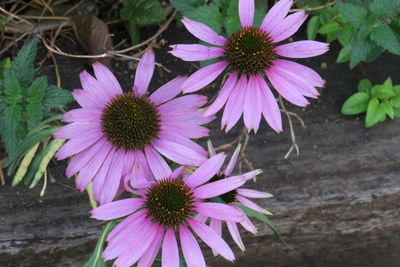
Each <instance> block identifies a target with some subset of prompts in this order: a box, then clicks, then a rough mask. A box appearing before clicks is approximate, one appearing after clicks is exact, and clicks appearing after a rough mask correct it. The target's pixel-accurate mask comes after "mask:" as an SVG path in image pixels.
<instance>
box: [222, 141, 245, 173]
mask: <svg viewBox="0 0 400 267" xmlns="http://www.w3.org/2000/svg"><path fill="white" fill-rule="evenodd" d="M241 148H242V145H241V144H239V145H238V146H237V147H236V149H235V152H233V155H232V157H231V159H230V160H229V163H228V166H226V169H225V171H224V174H225V175H226V176H229V175H231V173H232V171H233V169H234V168H235V165H236V162H237V159H238V157H239V153H240V149H241Z"/></svg>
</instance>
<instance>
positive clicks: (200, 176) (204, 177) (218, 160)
mask: <svg viewBox="0 0 400 267" xmlns="http://www.w3.org/2000/svg"><path fill="white" fill-rule="evenodd" d="M225 158H226V155H225V154H224V153H218V154H217V155H215V156H212V157H211V158H209V159H208V160H207V161H205V162H204V163H202V164H201V165H200V167H199V168H197V170H195V171H194V172H193V173H192V174H191V175H190V176H189V177H187V178H186V179H185V184H186V185H188V186H189V187H191V188H195V187H198V186H199V185H202V184H204V183H206V182H207V181H208V180H210V179H211V178H212V177H213V176H214V175H215V174H217V173H218V172H219V171H220V169H221V167H222V164H224V160H225Z"/></svg>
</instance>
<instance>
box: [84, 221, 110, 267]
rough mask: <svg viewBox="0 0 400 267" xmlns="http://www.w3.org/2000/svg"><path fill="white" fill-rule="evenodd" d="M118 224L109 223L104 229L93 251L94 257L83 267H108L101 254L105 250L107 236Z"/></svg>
mask: <svg viewBox="0 0 400 267" xmlns="http://www.w3.org/2000/svg"><path fill="white" fill-rule="evenodd" d="M116 224H117V222H116V221H110V222H108V223H107V224H106V225H105V226H104V228H103V232H102V233H101V235H100V237H99V239H98V240H97V244H96V247H95V249H94V251H93V254H92V256H90V258H89V260H88V261H87V262H86V263H85V264H84V265H83V267H106V266H107V265H106V263H105V262H104V261H103V258H102V257H101V254H102V253H103V250H104V243H105V241H106V238H107V235H108V234H109V233H110V231H111V230H112V229H113V228H114V226H115V225H116Z"/></svg>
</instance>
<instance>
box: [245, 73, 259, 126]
mask: <svg viewBox="0 0 400 267" xmlns="http://www.w3.org/2000/svg"><path fill="white" fill-rule="evenodd" d="M260 77H261V76H260ZM257 78H258V75H257V76H254V75H252V76H250V79H249V82H248V84H247V88H246V95H245V98H244V106H243V121H244V125H246V128H247V131H248V132H250V131H251V129H253V130H254V133H257V130H258V127H259V125H260V120H261V99H260V97H258V95H257V92H258V90H257V88H256V87H258V82H257Z"/></svg>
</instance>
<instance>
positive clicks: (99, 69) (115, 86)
mask: <svg viewBox="0 0 400 267" xmlns="http://www.w3.org/2000/svg"><path fill="white" fill-rule="evenodd" d="M93 70H94V74H95V75H96V79H97V80H98V81H99V82H101V83H102V84H103V86H104V88H106V89H107V91H109V95H110V96H111V97H112V96H115V95H118V94H122V88H121V85H120V84H119V82H118V80H117V78H115V76H114V74H113V73H112V72H111V71H110V70H109V69H108V68H107V67H106V66H104V65H103V64H101V63H100V62H96V63H94V64H93Z"/></svg>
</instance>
